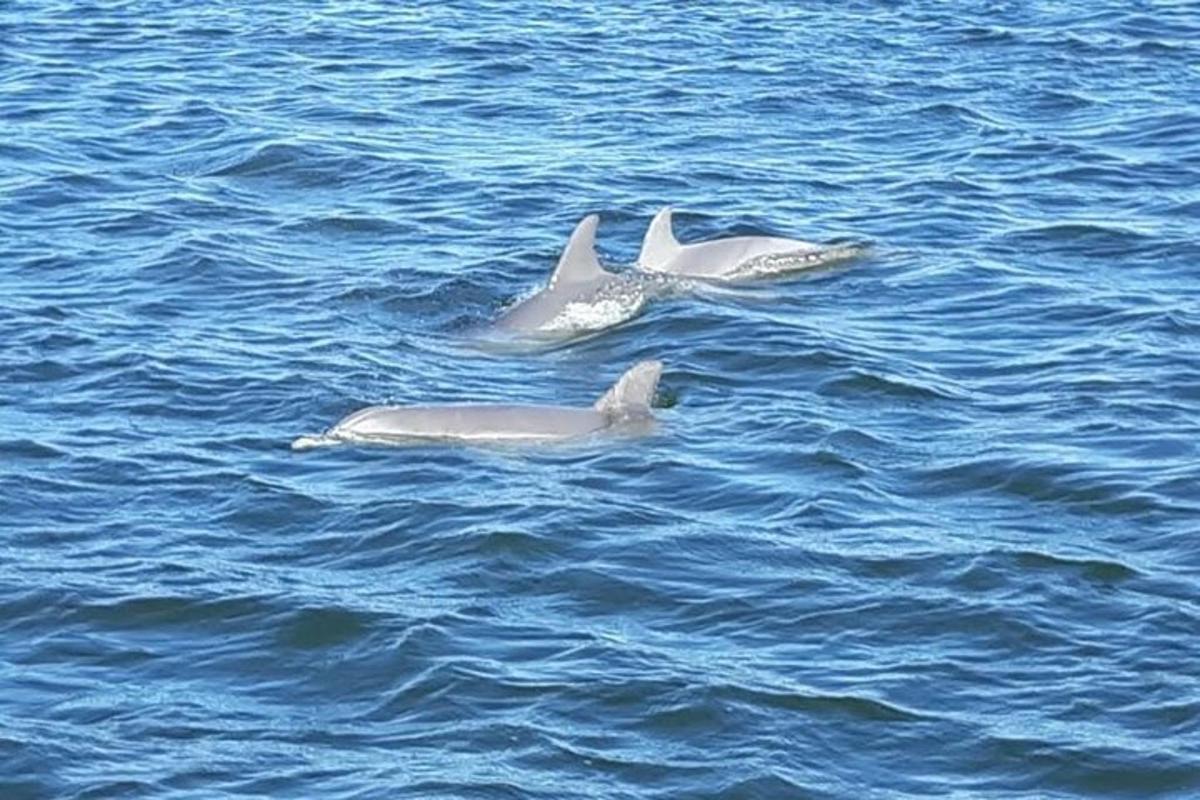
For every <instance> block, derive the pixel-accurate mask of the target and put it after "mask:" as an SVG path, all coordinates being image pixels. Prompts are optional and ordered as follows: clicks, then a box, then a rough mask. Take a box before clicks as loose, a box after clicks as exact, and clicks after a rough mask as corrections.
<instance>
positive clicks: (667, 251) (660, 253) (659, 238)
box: [638, 206, 683, 270]
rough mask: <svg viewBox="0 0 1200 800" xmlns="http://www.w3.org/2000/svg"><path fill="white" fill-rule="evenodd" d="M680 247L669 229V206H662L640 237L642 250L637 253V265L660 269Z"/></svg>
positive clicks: (676, 253)
mask: <svg viewBox="0 0 1200 800" xmlns="http://www.w3.org/2000/svg"><path fill="white" fill-rule="evenodd" d="M682 247H683V245H681V244H679V240H678V239H676V238H675V233H674V231H672V230H671V207H670V206H663V209H662V210H661V211H659V212H658V213H657V214H655V215H654V219H653V220H651V221H650V227H649V228H647V229H646V236H645V237H644V238H643V239H642V252H641V253H640V254H639V255H638V266H640V267H641V268H642V269H649V270H657V269H662V268H663V267H665V266H666V265H667V264H668V263H670V261H671V259H673V258H675V256H676V255H678V253H679V250H680V248H682Z"/></svg>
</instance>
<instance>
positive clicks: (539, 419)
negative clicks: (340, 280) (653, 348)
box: [292, 361, 662, 450]
mask: <svg viewBox="0 0 1200 800" xmlns="http://www.w3.org/2000/svg"><path fill="white" fill-rule="evenodd" d="M661 375H662V362H660V361H642V362H639V363H638V364H635V365H634V366H633V367H631V368H630V369H629V370H628V371H627V372H626V373H625V374H624V375H622V376H621V378H620V379H619V380H618V381H617V382H616V383H615V384H613V386H612V388H610V389H609V390H608V391H607V392H605V393H604V395H603V396H602V397H601V398H600V399H599V400H597V401H596V402H595V403H594V404H593V405H592V406H590V407H588V408H573V407H569V406H533V405H530V406H522V405H492V404H480V405H431V406H372V407H370V408H364V409H362V410H361V411H355V412H354V413H353V414H350V415H349V416H347V417H345V418H343V419H342V420H341V421H340V422H338V423H337V424H336V425H334V426H333V427H332V428H330V429H329V430H328V431H326V432H325V433H324V434H322V435H320V436H301V437H300V438H299V439H296V440H295V441H294V442H292V449H294V450H303V449H307V448H310V447H320V446H323V445H330V444H337V443H342V442H374V443H380V444H401V443H406V442H407V443H411V442H420V441H438V440H440V441H450V442H462V443H484V444H486V443H492V444H504V443H531V444H532V443H538V442H556V441H566V440H570V439H578V438H582V437H586V436H590V435H592V434H596V433H600V432H602V431H606V430H609V429H616V428H627V429H634V428H636V427H637V426H638V423H643V424H644V423H649V422H651V421H652V420H653V412H651V410H650V403H651V401H653V399H654V392H655V390H656V389H657V388H658V380H659V377H660V376H661Z"/></svg>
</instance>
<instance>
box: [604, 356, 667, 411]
mask: <svg viewBox="0 0 1200 800" xmlns="http://www.w3.org/2000/svg"><path fill="white" fill-rule="evenodd" d="M662 369H663V365H662V362H661V361H641V362H639V363H637V364H635V365H633V366H632V367H631V368H630V369H629V371H628V372H626V373H625V374H624V375H622V376H621V377H620V379H619V380H618V381H617V382H616V383H615V384H613V387H612V388H611V389H609V390H608V391H607V392H605V393H604V396H603V397H601V398H600V399H599V400H597V401H596V405H595V409H596V410H597V411H599V412H601V413H604V414H616V415H620V416H638V415H645V414H649V413H650V403H651V401H653V400H654V392H655V391H656V390H657V389H658V379H659V377H660V376H661V375H662Z"/></svg>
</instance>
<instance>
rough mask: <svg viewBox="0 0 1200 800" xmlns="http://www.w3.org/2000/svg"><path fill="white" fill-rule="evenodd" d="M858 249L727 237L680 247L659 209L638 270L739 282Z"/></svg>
mask: <svg viewBox="0 0 1200 800" xmlns="http://www.w3.org/2000/svg"><path fill="white" fill-rule="evenodd" d="M864 252H865V248H864V247H862V246H860V245H847V246H834V247H822V246H821V245H817V244H813V243H812V242H804V241H800V240H799V239H783V238H780V237H777V236H731V237H727V238H724V239H714V240H713V241H710V242H697V243H696V244H680V242H679V240H678V239H676V238H675V233H674V231H673V230H672V226H671V208H670V207H669V206H668V207H664V208H663V209H662V210H661V211H659V212H658V213H657V214H656V215H655V216H654V219H653V220H652V221H651V222H650V227H649V228H647V229H646V235H645V237H644V238H643V239H642V251H641V254H640V255H639V256H638V268H639V269H642V270H645V271H647V272H656V273H667V274H671V275H680V276H686V277H692V278H707V279H710V280H740V279H745V278H756V277H762V276H764V275H773V274H779V273H783V272H793V271H796V270H801V269H809V268H811V267H817V266H822V265H825V264H829V263H832V262H834V261H842V260H845V259H847V258H854V257H856V256H859V255H862V254H863V253H864Z"/></svg>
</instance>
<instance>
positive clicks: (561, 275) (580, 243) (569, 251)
mask: <svg viewBox="0 0 1200 800" xmlns="http://www.w3.org/2000/svg"><path fill="white" fill-rule="evenodd" d="M599 222H600V218H599V217H597V216H596V215H595V214H588V215H587V216H586V217H584V218H583V219H581V220H580V221H579V224H578V225H576V226H575V230H574V231H573V232H572V233H571V238H570V239H568V240H567V246H566V247H564V248H563V251H562V255H561V256H559V258H558V266H556V267H555V268H554V274H553V275H551V276H550V288H551V289H555V288H557V287H559V286H564V285H567V284H572V283H581V282H583V281H588V280H592V279H593V278H599V277H600V276H601V275H603V274H604V268H603V267H601V266H600V259H599V258H597V257H596V225H598V224H599Z"/></svg>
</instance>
